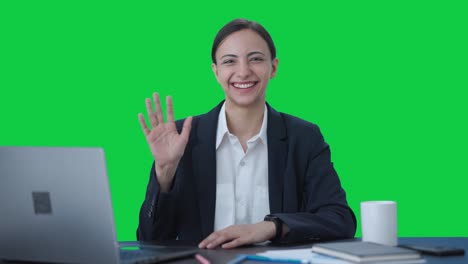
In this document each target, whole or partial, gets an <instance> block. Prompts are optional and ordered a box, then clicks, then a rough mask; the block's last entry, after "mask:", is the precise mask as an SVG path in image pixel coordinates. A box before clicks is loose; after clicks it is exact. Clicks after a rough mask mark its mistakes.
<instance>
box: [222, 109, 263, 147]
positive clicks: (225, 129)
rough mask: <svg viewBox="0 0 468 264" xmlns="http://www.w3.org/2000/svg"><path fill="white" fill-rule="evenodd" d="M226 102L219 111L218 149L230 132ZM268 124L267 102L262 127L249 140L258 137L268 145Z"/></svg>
mask: <svg viewBox="0 0 468 264" xmlns="http://www.w3.org/2000/svg"><path fill="white" fill-rule="evenodd" d="M225 104H226V102H224V103H223V106H222V107H221V110H220V111H219V115H218V128H217V130H216V131H217V132H216V149H218V147H219V145H220V144H221V142H222V141H223V138H224V136H225V135H226V134H228V135H229V134H230V132H229V129H228V127H227V121H226V107H225ZM267 126H268V110H267V107H266V104H265V108H264V110H263V121H262V127H261V128H260V132H259V133H258V134H257V135H255V136H253V137H252V138H251V139H249V141H251V140H255V139H257V138H258V137H259V138H260V139H261V140H262V141H263V143H264V144H265V145H266V144H267Z"/></svg>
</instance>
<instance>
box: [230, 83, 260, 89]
mask: <svg viewBox="0 0 468 264" xmlns="http://www.w3.org/2000/svg"><path fill="white" fill-rule="evenodd" d="M257 83H258V82H233V83H231V84H232V86H234V87H235V88H237V89H249V88H252V87H253V86H254V85H255V84H257Z"/></svg>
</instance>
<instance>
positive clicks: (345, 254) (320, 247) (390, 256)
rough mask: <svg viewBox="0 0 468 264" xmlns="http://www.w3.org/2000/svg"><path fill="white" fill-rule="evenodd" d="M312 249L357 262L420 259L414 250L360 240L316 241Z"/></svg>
mask: <svg viewBox="0 0 468 264" xmlns="http://www.w3.org/2000/svg"><path fill="white" fill-rule="evenodd" d="M312 251H313V252H315V253H320V254H324V255H328V256H333V257H337V258H341V259H345V260H349V261H353V262H357V263H371V262H383V261H404V260H422V259H421V255H420V254H419V253H418V252H416V251H414V250H410V249H406V248H399V247H391V246H385V245H380V244H375V243H370V242H361V241H352V242H334V243H318V244H314V245H313V246H312Z"/></svg>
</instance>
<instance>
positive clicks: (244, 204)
mask: <svg viewBox="0 0 468 264" xmlns="http://www.w3.org/2000/svg"><path fill="white" fill-rule="evenodd" d="M267 117H268V111H267V108H266V105H265V110H264V112H263V123H262V127H261V129H260V132H259V133H258V134H257V135H255V136H253V137H252V138H251V139H249V140H248V141H247V151H246V152H245V153H244V150H243V149H242V145H241V143H240V141H239V139H238V138H237V137H236V136H234V135H233V134H231V133H230V132H229V129H228V127H227V121H226V110H225V105H224V104H223V106H222V108H221V111H220V112H219V116H218V129H217V134H216V207H215V222H214V230H215V231H217V230H221V229H223V228H226V227H228V226H230V225H238V224H253V223H257V222H260V221H262V220H263V218H264V217H265V215H267V214H269V213H270V203H269V197H268V144H267V143H268V142H267V131H266V130H267V120H268V118H267Z"/></svg>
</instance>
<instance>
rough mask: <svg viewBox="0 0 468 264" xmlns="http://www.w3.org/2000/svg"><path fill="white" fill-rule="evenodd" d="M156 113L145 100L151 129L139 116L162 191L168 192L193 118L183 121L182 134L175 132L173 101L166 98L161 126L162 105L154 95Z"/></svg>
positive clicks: (149, 100)
mask: <svg viewBox="0 0 468 264" xmlns="http://www.w3.org/2000/svg"><path fill="white" fill-rule="evenodd" d="M153 99H154V103H155V105H156V111H153V107H152V104H151V99H149V98H147V99H146V110H147V112H148V116H149V121H150V124H151V129H149V128H148V126H147V125H146V122H145V119H144V118H143V115H142V114H141V113H140V114H139V115H138V117H139V120H140V124H141V128H142V130H143V133H144V134H145V137H146V141H147V142H148V145H149V147H150V150H151V154H152V155H153V157H154V161H155V163H156V176H157V179H158V182H159V184H160V185H161V189H162V190H163V191H167V190H168V189H169V186H170V185H171V183H172V180H173V178H174V174H175V171H176V169H177V165H178V164H179V161H180V159H181V157H182V155H183V154H184V150H185V146H186V145H187V142H188V138H189V134H190V129H191V123H192V117H188V118H187V119H185V121H184V126H183V128H182V131H181V133H180V134H179V133H178V132H177V128H176V125H175V122H174V111H173V107H172V98H171V97H170V96H167V97H166V106H167V122H166V123H164V118H163V113H162V109H161V102H160V99H159V95H158V94H157V93H154V94H153Z"/></svg>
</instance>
